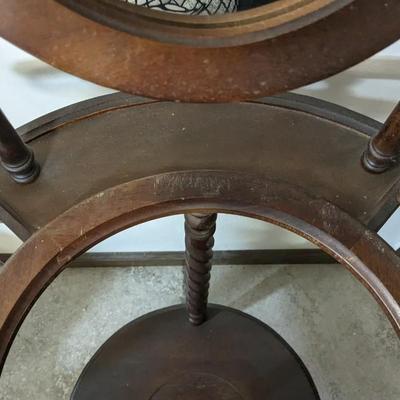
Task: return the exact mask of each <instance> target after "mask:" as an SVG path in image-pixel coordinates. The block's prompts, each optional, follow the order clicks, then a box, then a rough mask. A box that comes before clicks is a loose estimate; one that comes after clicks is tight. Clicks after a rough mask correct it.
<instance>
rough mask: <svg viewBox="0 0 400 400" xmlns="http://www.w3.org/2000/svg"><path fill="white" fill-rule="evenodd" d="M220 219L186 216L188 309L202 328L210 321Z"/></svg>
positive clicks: (206, 215)
mask: <svg viewBox="0 0 400 400" xmlns="http://www.w3.org/2000/svg"><path fill="white" fill-rule="evenodd" d="M216 220H217V214H198V213H193V214H187V215H185V245H186V253H185V254H186V273H185V281H186V307H187V311H188V316H189V321H190V322H191V323H192V324H193V325H200V324H202V323H203V322H204V321H205V320H206V318H207V300H208V288H209V285H210V270H211V266H212V263H211V261H212V256H213V251H212V248H213V246H214V232H215V223H216Z"/></svg>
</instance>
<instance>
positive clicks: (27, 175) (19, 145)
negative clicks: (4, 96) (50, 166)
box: [0, 110, 40, 183]
mask: <svg viewBox="0 0 400 400" xmlns="http://www.w3.org/2000/svg"><path fill="white" fill-rule="evenodd" d="M0 160H1V164H2V166H3V167H4V168H5V170H6V171H7V172H8V173H9V174H10V176H11V178H12V179H13V180H14V181H15V182H18V183H30V182H33V181H34V180H35V179H36V178H37V177H38V175H39V171H40V168H39V165H38V164H37V163H36V161H35V157H34V155H33V152H32V150H31V149H30V148H29V147H28V146H27V145H26V144H25V143H24V142H23V141H22V139H21V138H20V136H19V135H18V133H17V132H16V130H15V129H14V128H13V127H12V125H11V124H10V122H9V121H8V119H7V118H6V116H5V115H4V114H3V112H2V111H1V110H0Z"/></svg>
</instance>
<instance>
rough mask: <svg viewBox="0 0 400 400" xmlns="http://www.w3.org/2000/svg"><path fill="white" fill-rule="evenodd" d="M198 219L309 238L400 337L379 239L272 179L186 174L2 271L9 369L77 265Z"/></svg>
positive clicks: (47, 235)
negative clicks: (138, 233)
mask: <svg viewBox="0 0 400 400" xmlns="http://www.w3.org/2000/svg"><path fill="white" fill-rule="evenodd" d="M193 212H201V213H216V212H218V213H220V212H230V213H233V214H238V215H244V216H248V217H253V218H258V219H260V220H263V221H267V222H272V223H275V224H277V225H279V226H282V227H284V228H286V229H289V230H291V231H293V232H295V233H298V234H300V235H302V236H304V237H305V238H306V239H308V240H310V241H312V242H313V243H315V244H317V245H318V246H319V247H321V248H322V249H323V250H324V251H325V252H327V253H328V254H330V255H331V256H333V257H334V258H335V259H336V260H337V261H339V262H340V263H341V264H342V265H343V266H344V267H346V268H347V269H348V270H349V271H350V272H351V273H352V274H353V275H354V276H355V277H356V278H357V279H359V280H360V281H361V282H362V283H363V284H364V285H365V286H366V288H367V289H368V290H369V291H370V292H371V294H372V295H373V296H374V297H375V299H376V300H377V302H378V303H379V304H380V305H381V307H382V308H383V310H384V311H385V312H386V314H387V316H388V318H389V320H390V321H391V322H392V324H393V327H394V329H395V330H396V332H397V333H398V334H400V306H399V302H400V260H399V258H398V257H397V256H396V254H395V253H394V252H393V250H392V249H390V247H389V246H388V245H387V244H385V243H384V242H383V241H382V240H381V239H380V238H379V237H378V236H377V235H376V234H375V233H374V232H372V231H370V230H368V229H366V228H365V227H364V226H363V225H362V224H360V223H359V222H358V221H356V220H355V219H354V218H352V217H351V216H349V215H348V214H346V213H344V212H343V211H341V210H340V209H339V208H337V207H336V206H335V205H334V204H332V203H329V202H327V201H325V200H323V199H321V198H314V197H310V195H308V194H307V193H305V192H304V191H303V190H302V189H301V188H299V187H296V186H293V185H288V184H287V183H283V182H277V181H272V180H269V179H268V178H267V177H265V176H257V175H252V174H244V173H240V172H232V171H225V172H224V171H212V170H208V171H206V170H201V171H181V172H175V173H164V174H159V175H155V176H152V177H147V178H143V179H138V180H133V181H131V182H127V183H125V184H122V185H119V186H116V187H114V188H110V189H108V190H106V191H103V192H100V193H98V194H97V195H94V196H92V197H91V198H90V199H87V200H85V201H83V202H81V203H80V204H78V205H76V206H75V207H73V208H71V209H70V210H68V211H67V212H65V213H64V214H62V215H60V216H59V217H58V218H56V219H55V220H54V221H52V222H51V223H49V224H48V225H47V226H46V227H44V228H42V229H41V230H40V231H39V232H38V233H37V234H35V235H33V236H32V237H31V238H30V239H29V240H28V241H27V242H26V243H25V244H24V245H23V246H22V247H21V248H20V249H19V250H18V251H17V253H16V254H15V255H14V256H13V257H12V258H11V259H10V260H9V261H8V262H7V263H6V265H5V266H4V267H3V268H2V269H1V271H0V360H1V363H2V365H3V363H4V361H5V358H6V356H7V354H8V351H9V348H10V346H11V343H12V341H13V339H14V337H15V335H16V333H17V331H18V328H19V326H20V324H21V322H22V321H23V319H24V318H25V316H26V314H27V313H28V312H29V310H30V308H31V307H32V305H33V304H34V302H35V301H36V300H37V298H38V297H39V296H40V294H41V293H42V291H43V289H44V288H46V287H47V286H48V285H49V283H50V282H51V281H52V280H53V279H54V278H55V277H56V276H57V275H58V274H59V273H60V272H61V271H62V270H63V269H64V268H65V267H66V266H67V264H68V263H69V262H70V261H72V260H73V259H74V258H75V257H77V256H78V255H79V254H81V253H82V252H84V251H85V250H87V249H88V248H90V247H91V246H93V245H94V244H96V243H98V242H99V241H100V240H102V239H104V238H106V237H108V236H109V235H111V234H113V233H116V232H118V231H120V230H122V229H125V228H127V227H129V226H132V225H136V224H139V223H142V222H145V221H148V220H151V219H154V218H158V217H161V216H166V215H171V214H176V213H186V214H187V213H193ZM326 317H327V318H328V317H329V316H326Z"/></svg>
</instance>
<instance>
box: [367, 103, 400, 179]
mask: <svg viewBox="0 0 400 400" xmlns="http://www.w3.org/2000/svg"><path fill="white" fill-rule="evenodd" d="M399 156H400V102H399V103H398V104H397V106H396V108H395V109H394V110H393V112H392V113H391V114H390V116H389V118H388V119H387V120H386V122H385V124H384V126H383V128H382V130H381V131H380V132H379V133H378V134H377V135H376V136H374V137H373V138H372V139H371V140H370V141H369V143H368V148H367V150H366V151H365V152H364V154H363V157H362V164H363V167H364V168H365V169H366V170H367V171H369V172H375V173H381V172H384V171H386V170H388V169H389V168H391V167H392V166H394V165H395V164H396V162H398V158H399Z"/></svg>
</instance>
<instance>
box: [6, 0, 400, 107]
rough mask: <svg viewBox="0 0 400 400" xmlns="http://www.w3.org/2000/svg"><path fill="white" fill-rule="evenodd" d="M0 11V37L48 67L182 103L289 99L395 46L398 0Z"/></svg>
mask: <svg viewBox="0 0 400 400" xmlns="http://www.w3.org/2000/svg"><path fill="white" fill-rule="evenodd" d="M130 1H136V2H138V3H139V2H141V1H143V2H144V3H145V4H149V1H148V0H146V1H145V0H130ZM154 1H155V0H154ZM159 1H160V2H162V4H165V2H166V1H169V2H171V1H172V0H159ZM174 1H175V2H176V1H178V2H182V1H190V2H191V3H190V4H192V5H193V4H194V3H193V2H196V1H198V0H174ZM212 1H227V0H209V2H212ZM229 1H235V2H238V3H235V5H234V7H239V4H240V1H242V2H243V1H247V2H248V1H253V2H254V1H259V2H263V1H266V0H229ZM269 1H271V0H269ZM209 2H208V3H209ZM60 3H63V4H60ZM203 3H204V2H203ZM208 3H207V4H208ZM160 4H161V3H160ZM179 4H180V3H179ZM257 4H259V3H257ZM0 7H1V10H2V12H1V14H0V35H1V36H3V37H4V38H5V39H7V40H9V41H10V42H12V43H14V44H16V45H17V46H19V47H21V48H23V49H24V50H26V51H28V52H30V53H31V54H33V55H35V56H37V57H38V58H41V59H42V60H44V61H46V62H48V63H49V64H51V65H53V66H55V67H57V68H60V69H62V70H64V71H66V72H69V73H72V74H74V75H76V76H79V77H81V78H84V79H86V80H89V81H92V82H95V83H98V84H101V85H103V86H107V87H110V88H114V89H117V90H121V91H124V92H129V93H133V94H137V95H143V96H147V97H152V98H158V99H167V100H179V101H187V102H226V101H236V100H243V99H251V98H259V97H261V96H265V95H272V94H276V93H280V92H285V91H288V90H291V89H294V88H297V87H300V86H303V85H305V84H309V83H312V82H315V81H318V80H320V79H323V78H326V77H328V76H330V75H333V74H335V73H337V72H340V71H342V70H344V69H346V68H348V67H350V66H352V65H354V64H356V63H358V62H360V61H362V60H364V59H366V58H368V57H369V56H371V55H372V54H374V53H376V52H378V51H379V50H381V49H382V48H384V47H386V46H387V45H389V44H390V43H392V42H394V41H396V40H397V39H399V38H400V24H399V23H398V21H399V20H400V2H399V1H398V0H387V1H382V0H275V1H272V2H271V3H270V4H265V5H262V6H259V7H255V8H249V9H248V10H246V11H240V12H228V13H225V14H222V15H221V14H219V15H208V16H204V15H183V14H182V13H180V14H175V13H170V12H160V11H156V10H154V9H149V8H146V7H141V6H136V5H132V4H130V3H127V2H126V1H123V0H79V1H78V0H59V1H55V0H13V1H9V0H0Z"/></svg>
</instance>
